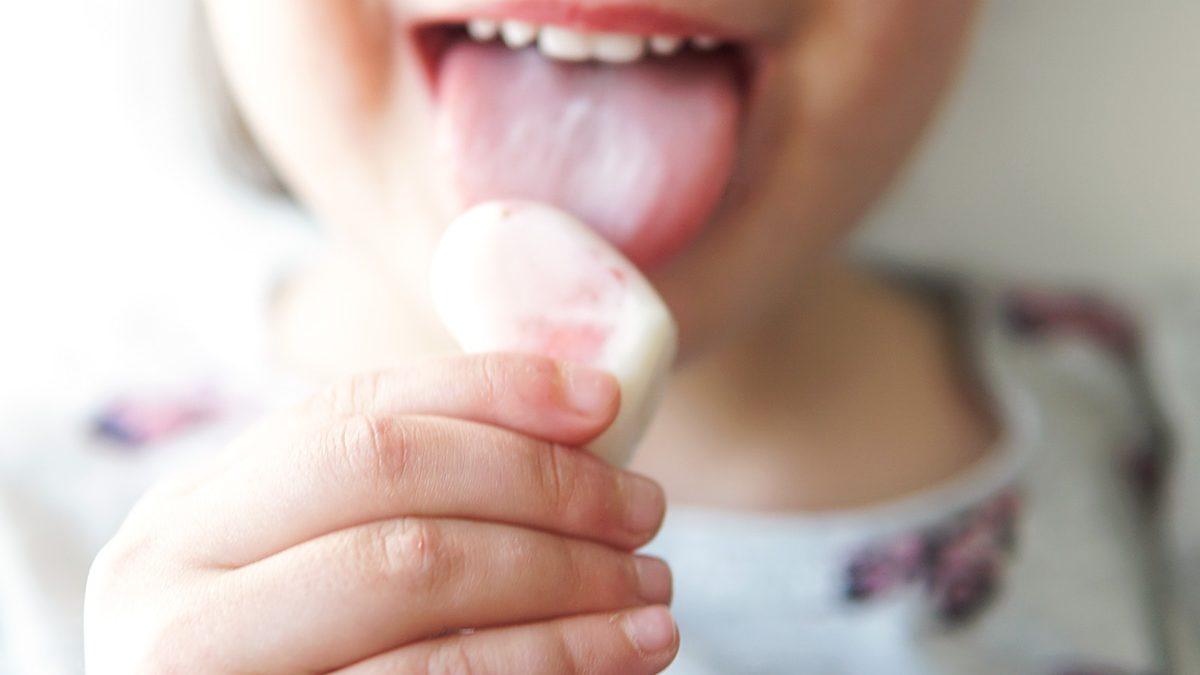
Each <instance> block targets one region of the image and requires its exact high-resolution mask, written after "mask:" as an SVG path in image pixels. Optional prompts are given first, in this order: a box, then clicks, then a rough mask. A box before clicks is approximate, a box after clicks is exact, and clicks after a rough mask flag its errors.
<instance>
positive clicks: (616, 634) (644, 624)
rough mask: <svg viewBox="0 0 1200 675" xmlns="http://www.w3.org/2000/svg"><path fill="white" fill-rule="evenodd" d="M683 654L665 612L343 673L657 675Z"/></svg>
mask: <svg viewBox="0 0 1200 675" xmlns="http://www.w3.org/2000/svg"><path fill="white" fill-rule="evenodd" d="M678 650H679V635H678V632H677V631H676V629H675V624H674V622H673V621H672V619H671V615H670V613H669V612H668V611H667V609H666V608H665V607H647V608H643V609H638V610H631V611H629V612H623V613H621V614H615V615H611V614H609V615H591V616H582V617H573V618H569V619H560V620H557V621H550V622H546V623H540V624H534V625H529V626H517V627H512V628H500V629H495V630H487V631H481V632H478V633H471V634H466V635H455V636H451V637H446V638H442V639H440V640H434V641H430V642H422V643H419V644H416V645H412V646H409V647H404V648H402V649H398V650H396V651H393V652H389V653H387V654H383V655H380V656H377V657H375V658H372V659H370V660H368V661H364V662H362V663H359V664H357V665H355V666H352V667H350V668H346V669H345V670H341V671H338V675H383V674H385V673H405V674H410V673H411V674H413V675H426V674H431V673H475V674H476V675H500V674H502V673H522V675H653V674H654V673H661V672H662V671H663V670H665V669H666V668H667V666H669V665H670V664H671V661H672V660H674V658H675V654H676V652H677V651H678Z"/></svg>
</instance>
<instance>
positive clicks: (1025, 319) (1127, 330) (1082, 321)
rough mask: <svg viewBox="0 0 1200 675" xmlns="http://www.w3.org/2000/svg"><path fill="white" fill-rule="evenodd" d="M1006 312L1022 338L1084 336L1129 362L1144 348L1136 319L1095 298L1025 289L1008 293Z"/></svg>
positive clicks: (1004, 304)
mask: <svg viewBox="0 0 1200 675" xmlns="http://www.w3.org/2000/svg"><path fill="white" fill-rule="evenodd" d="M1003 311H1004V317H1005V320H1006V322H1007V324H1008V326H1009V328H1010V329H1012V330H1013V331H1014V332H1016V333H1017V334H1019V335H1027V336H1044V335H1076V336H1082V337H1085V338H1088V339H1090V340H1092V341H1094V342H1096V343H1098V344H1100V345H1101V346H1103V347H1105V348H1106V349H1108V350H1109V351H1111V352H1112V353H1114V354H1116V355H1118V356H1119V357H1121V358H1122V359H1125V360H1127V361H1132V360H1133V359H1135V358H1136V356H1137V353H1138V351H1139V349H1140V342H1141V338H1140V335H1139V331H1138V329H1137V324H1136V322H1134V321H1133V319H1132V317H1130V316H1129V315H1128V314H1126V313H1125V312H1123V311H1121V310H1120V309H1119V308H1117V307H1116V306H1114V305H1112V304H1110V303H1108V302H1106V301H1105V300H1103V299H1102V298H1099V297H1097V296H1094V295H1087V294H1079V295H1071V294H1055V293H1047V292H1042V291H1037V290H1031V289H1022V290H1017V291H1013V292H1011V293H1009V294H1008V296H1007V298H1006V299H1005V302H1004V303H1003Z"/></svg>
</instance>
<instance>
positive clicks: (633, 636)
mask: <svg viewBox="0 0 1200 675" xmlns="http://www.w3.org/2000/svg"><path fill="white" fill-rule="evenodd" d="M625 630H626V631H627V632H628V633H629V639H630V640H632V641H633V644H634V646H635V647H637V650H638V652H640V653H641V654H642V655H643V656H651V655H654V654H659V653H661V652H664V651H666V650H668V649H670V648H671V646H672V645H674V644H675V620H674V619H672V618H671V613H670V612H669V611H667V608H666V607H646V608H645V609H639V610H637V611H635V612H631V613H629V614H628V615H626V617H625Z"/></svg>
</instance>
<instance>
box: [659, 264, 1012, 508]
mask: <svg viewBox="0 0 1200 675" xmlns="http://www.w3.org/2000/svg"><path fill="white" fill-rule="evenodd" d="M957 354H958V350H957V349H956V347H955V346H954V344H953V338H952V336H951V335H950V331H949V326H948V323H947V322H946V321H945V318H944V317H942V316H941V315H940V313H939V311H938V310H937V309H936V308H934V307H932V306H927V305H926V304H924V303H923V302H922V301H921V300H920V299H918V298H915V297H911V296H909V295H907V294H905V293H903V292H901V291H899V290H896V289H893V288H891V287H889V286H887V285H886V284H884V283H881V282H879V281H877V280H874V279H873V278H871V277H869V276H867V275H865V274H863V273H861V272H860V271H858V270H856V269H854V268H852V267H850V266H848V265H846V264H844V263H833V264H830V265H828V266H826V267H825V268H824V269H822V270H820V271H818V272H816V273H815V274H814V275H813V276H812V277H811V278H810V280H809V282H808V283H806V284H805V285H804V287H803V288H802V289H800V290H798V291H797V292H796V293H795V294H794V295H793V296H792V297H791V298H789V301H788V303H787V304H786V305H785V306H782V307H780V308H779V309H778V311H777V312H776V313H774V314H773V315H771V316H769V317H767V318H766V319H764V320H763V321H762V322H761V323H760V324H759V325H758V326H756V327H754V329H753V330H749V331H746V332H745V333H743V334H742V336H741V337H740V338H739V339H738V340H736V341H734V342H731V343H729V344H728V345H727V346H726V347H725V348H724V349H723V350H720V351H719V352H717V353H714V354H713V355H712V356H710V357H708V358H706V359H704V360H702V361H698V362H696V363H694V364H691V365H689V366H687V367H685V368H684V369H682V370H681V372H679V373H678V374H677V376H676V377H675V378H674V380H673V381H672V384H671V386H670V389H669V392H668V395H667V397H666V400H665V403H664V408H663V411H662V413H661V414H660V416H659V418H658V419H657V420H656V424H655V427H654V428H653V429H652V431H651V435H650V437H649V438H648V440H647V442H646V445H645V447H644V448H643V449H642V451H641V453H640V455H639V457H638V460H637V466H636V467H635V468H636V469H638V470H640V471H643V472H646V473H648V474H650V475H652V476H654V477H655V478H657V479H659V480H660V481H661V482H663V484H664V485H665V486H666V487H667V490H668V493H669V494H671V496H672V497H673V498H674V499H675V500H676V501H683V502H691V503H698V504H708V505H714V506H721V507H727V508H744V509H755V510H809V511H813V510H818V511H819V510H828V509H836V508H845V507H853V506H861V505H864V504H869V503H872V502H877V501H880V500H884V499H887V498H891V497H895V496H897V495H901V494H905V493H909V492H912V491H916V490H919V489H921V488H923V487H927V486H929V485H931V484H934V483H936V482H938V481H942V480H945V479H946V478H948V477H950V476H953V475H955V474H957V473H960V472H962V471H963V470H964V469H965V468H967V467H968V466H970V465H972V464H973V463H975V462H976V461H978V460H979V458H980V457H981V456H982V454H984V453H985V452H986V451H987V449H988V448H989V447H990V444H991V442H992V439H993V436H994V430H993V428H992V426H991V420H990V418H989V417H988V415H987V414H986V411H985V410H984V408H983V406H981V405H979V397H978V396H977V395H976V387H975V383H974V382H973V381H972V378H971V374H970V372H969V369H968V368H966V367H964V365H965V364H963V363H962V362H961V361H960V359H959V358H958V357H957ZM681 466H686V467H688V470H687V472H680V471H679V470H678V467H681Z"/></svg>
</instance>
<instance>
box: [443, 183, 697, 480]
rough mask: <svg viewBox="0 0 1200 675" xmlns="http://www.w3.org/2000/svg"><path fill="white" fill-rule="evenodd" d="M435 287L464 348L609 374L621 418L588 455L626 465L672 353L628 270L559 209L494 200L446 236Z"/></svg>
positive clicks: (653, 301) (643, 287)
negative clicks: (544, 358) (535, 356)
mask: <svg viewBox="0 0 1200 675" xmlns="http://www.w3.org/2000/svg"><path fill="white" fill-rule="evenodd" d="M431 281H432V290H433V301H434V306H435V307H436V308H437V311H438V314H439V315H440V316H441V319H442V321H443V323H445V325H446V328H447V329H449V331H450V333H451V335H453V336H454V338H455V340H457V341H458V343H459V346H460V347H461V348H462V349H463V351H466V352H468V353H479V352H489V351H515V352H524V353H533V354H542V355H545V356H549V357H552V358H556V359H561V360H565V361H571V362H576V363H583V364H587V365H591V366H595V367H597V368H601V369H603V370H607V371H608V372H611V373H612V374H613V375H615V376H616V377H617V379H618V381H619V382H620V384H621V411H620V413H619V415H618V417H617V420H616V422H615V423H614V424H613V426H612V427H611V428H610V429H609V430H608V431H607V432H606V433H605V434H604V435H603V436H601V437H600V438H599V439H598V440H597V441H595V442H594V443H593V444H592V445H591V446H590V447H589V448H588V449H589V450H591V451H592V452H595V453H596V454H598V455H599V456H601V457H602V458H604V459H605V460H606V461H608V462H609V463H611V464H614V465H623V464H625V463H627V462H628V461H629V459H630V457H631V456H632V454H633V450H634V448H635V447H636V445H637V443H638V441H639V440H640V439H641V437H642V435H643V433H644V432H645V430H646V427H647V425H648V424H649V422H650V419H651V417H652V416H653V413H654V409H655V407H656V406H657V404H658V400H659V398H660V395H661V392H662V388H663V384H664V381H665V380H666V376H667V373H668V372H669V370H670V368H671V364H672V362H673V361H674V359H675V352H676V328H675V322H674V320H673V319H672V318H671V314H670V312H669V311H668V310H667V307H666V304H665V303H664V302H663V301H662V299H661V298H660V297H659V296H658V293H657V292H655V290H654V288H653V287H652V286H651V285H650V283H649V282H648V281H646V279H645V278H644V277H643V276H642V275H641V273H640V272H639V271H638V270H637V268H636V267H634V266H633V264H632V263H630V262H629V261H628V260H626V259H625V257H624V256H622V255H621V254H620V253H619V252H618V251H617V250H616V249H614V248H613V247H612V246H611V245H610V244H609V243H608V242H606V241H605V240H604V239H603V238H601V237H600V236H599V235H597V234H596V233H595V232H593V231H592V230H591V229H589V228H588V227H587V226H586V225H584V224H583V223H581V222H579V220H578V219H576V218H575V217H573V216H571V215H569V214H567V213H564V212H562V211H559V210H557V209H554V208H552V207H549V206H545V205H542V204H537V203H531V202H516V201H510V202H492V203H488V204H484V205H482V206H478V207H476V208H474V209H472V210H470V211H468V212H467V213H466V214H464V215H463V216H461V217H460V218H458V219H457V220H456V221H454V223H452V224H451V225H450V227H449V228H448V229H447V230H446V233H445V234H444V235H443V237H442V241H441V243H440V244H439V245H438V249H437V252H436V253H435V255H434V260H433V269H432V279H431Z"/></svg>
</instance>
